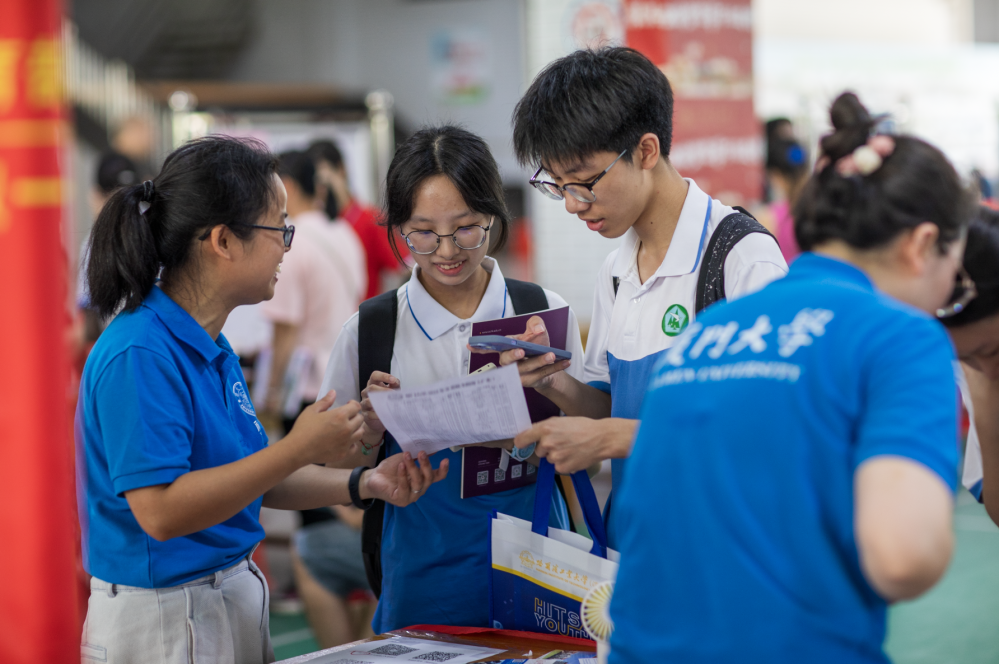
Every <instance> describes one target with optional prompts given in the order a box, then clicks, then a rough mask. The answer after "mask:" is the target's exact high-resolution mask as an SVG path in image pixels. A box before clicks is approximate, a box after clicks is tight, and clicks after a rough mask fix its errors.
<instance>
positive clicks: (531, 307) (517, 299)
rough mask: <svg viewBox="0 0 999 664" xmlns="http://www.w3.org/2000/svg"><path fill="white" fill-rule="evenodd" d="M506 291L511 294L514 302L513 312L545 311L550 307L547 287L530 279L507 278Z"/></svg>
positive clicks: (518, 313)
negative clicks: (546, 291) (546, 292)
mask: <svg viewBox="0 0 999 664" xmlns="http://www.w3.org/2000/svg"><path fill="white" fill-rule="evenodd" d="M506 291H507V293H509V294H510V300H511V301H512V302H513V312H514V313H515V314H517V315H518V316H520V315H521V314H531V313H534V312H535V311H544V310H545V309H547V308H548V296H547V295H545V289H544V288H542V287H541V286H539V285H537V284H534V283H531V282H530V281H517V280H516V279H507V280H506Z"/></svg>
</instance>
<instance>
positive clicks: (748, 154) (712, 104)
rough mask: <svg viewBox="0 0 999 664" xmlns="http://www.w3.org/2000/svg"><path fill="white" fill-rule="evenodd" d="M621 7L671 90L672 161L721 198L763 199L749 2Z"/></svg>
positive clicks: (628, 1) (626, 2)
mask: <svg viewBox="0 0 999 664" xmlns="http://www.w3.org/2000/svg"><path fill="white" fill-rule="evenodd" d="M622 11H623V19H624V29H625V41H626V43H627V44H628V46H630V47H632V48H634V49H637V50H639V51H641V52H642V53H644V54H645V55H646V56H647V57H648V58H649V59H650V60H652V62H654V63H655V64H656V65H657V66H659V67H660V68H661V69H662V70H663V72H664V73H665V74H666V77H667V78H668V79H669V82H670V85H671V86H672V87H673V95H674V112H673V146H672V149H671V151H670V161H671V163H672V164H673V166H674V167H675V168H676V169H677V170H678V171H679V172H680V174H681V175H683V176H684V177H690V178H693V179H694V180H695V181H696V182H697V184H698V186H699V187H700V188H701V189H703V190H704V191H706V192H708V193H709V194H711V195H712V196H714V197H715V198H719V199H720V200H721V201H722V202H724V203H728V204H740V205H741V204H745V203H748V202H750V201H755V200H758V199H759V197H760V191H761V185H762V181H763V180H762V178H763V139H762V137H761V134H760V126H759V122H758V121H757V120H756V114H755V112H754V110H753V32H752V12H751V8H750V0H724V1H723V2H721V1H718V2H716V1H713V0H704V1H699V0H622Z"/></svg>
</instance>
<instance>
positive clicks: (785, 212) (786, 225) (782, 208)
mask: <svg viewBox="0 0 999 664" xmlns="http://www.w3.org/2000/svg"><path fill="white" fill-rule="evenodd" d="M770 212H771V213H772V214H773V216H774V224H775V226H776V229H777V242H778V243H779V244H780V253H781V254H782V255H783V256H784V262H785V263H787V264H788V265H790V264H791V262H792V261H793V260H794V259H795V258H797V257H798V255H799V254H800V253H801V249H800V248H799V247H798V240H797V239H795V237H794V217H792V216H791V206H790V205H789V204H788V202H787V201H777V202H776V203H772V204H771V205H770Z"/></svg>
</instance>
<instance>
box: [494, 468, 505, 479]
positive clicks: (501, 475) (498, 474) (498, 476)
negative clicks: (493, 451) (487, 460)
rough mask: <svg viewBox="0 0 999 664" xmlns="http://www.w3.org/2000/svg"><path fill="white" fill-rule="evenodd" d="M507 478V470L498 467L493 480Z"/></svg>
mask: <svg viewBox="0 0 999 664" xmlns="http://www.w3.org/2000/svg"><path fill="white" fill-rule="evenodd" d="M505 480H506V471H505V470H503V469H502V468H497V469H496V470H494V471H493V482H503V481H505Z"/></svg>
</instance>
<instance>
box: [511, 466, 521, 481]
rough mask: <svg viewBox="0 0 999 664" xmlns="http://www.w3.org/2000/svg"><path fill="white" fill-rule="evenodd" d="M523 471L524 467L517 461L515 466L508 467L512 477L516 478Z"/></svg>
mask: <svg viewBox="0 0 999 664" xmlns="http://www.w3.org/2000/svg"><path fill="white" fill-rule="evenodd" d="M523 472H524V467H523V466H521V465H520V464H519V463H518V464H517V465H516V466H514V467H513V468H511V469H510V477H512V478H513V479H517V478H518V477H520V476H521V475H522V474H523Z"/></svg>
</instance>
